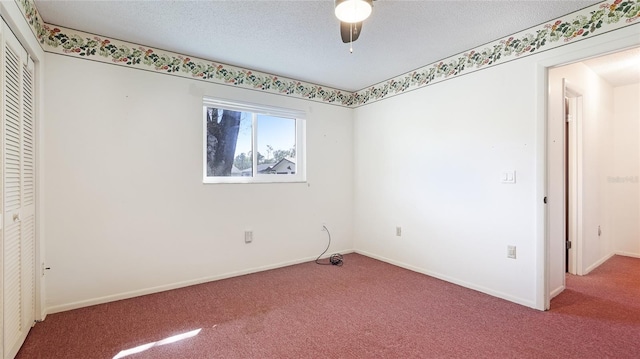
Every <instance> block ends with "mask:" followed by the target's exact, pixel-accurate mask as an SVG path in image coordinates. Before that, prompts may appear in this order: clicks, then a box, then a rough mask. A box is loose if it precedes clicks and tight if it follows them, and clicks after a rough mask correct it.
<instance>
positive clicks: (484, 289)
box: [355, 249, 539, 309]
mask: <svg viewBox="0 0 640 359" xmlns="http://www.w3.org/2000/svg"><path fill="white" fill-rule="evenodd" d="M355 252H356V253H358V254H361V255H363V256H367V257H370V258H373V259H377V260H379V261H382V262H386V263H389V264H393V265H394V266H397V267H401V268H404V269H408V270H410V271H413V272H417V273H421V274H424V275H427V276H429V277H433V278H437V279H441V280H443V281H445V282H449V283H453V284H456V285H459V286H462V287H465V288H469V289H473V290H475V291H478V292H482V293H485V294H488V295H491V296H493V297H497V298H501V299H504V300H508V301H510V302H513V303H516V304H520V305H524V306H526V307H529V308H533V309H539V308H537V306H536V303H535V302H533V301H530V300H526V299H523V298H520V297H515V296H512V295H509V294H506V293H503V292H500V291H496V290H492V289H489V288H487V287H483V286H481V285H475V284H473V283H469V282H466V281H463V280H459V279H457V278H454V277H450V276H447V275H444V274H441V273H438V272H434V271H429V270H425V269H423V268H419V267H415V266H413V265H410V264H406V263H403V262H399V261H396V260H393V259H389V258H386V257H383V256H379V255H375V254H372V253H369V252H367V251H361V250H357V249H356V250H355Z"/></svg>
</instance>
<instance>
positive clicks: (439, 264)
mask: <svg viewBox="0 0 640 359" xmlns="http://www.w3.org/2000/svg"><path fill="white" fill-rule="evenodd" d="M636 28H637V27H636ZM639 41H640V39H639V38H638V37H637V30H636V29H631V28H627V29H624V30H620V31H619V32H617V33H616V34H613V33H610V34H605V35H602V36H600V37H597V38H592V39H588V40H584V41H581V42H576V43H573V44H571V45H567V46H564V47H561V48H558V49H554V50H550V51H547V52H545V53H539V54H537V55H533V56H531V57H527V58H523V59H519V60H517V61H512V62H509V63H506V64H502V65H499V66H496V67H493V68H489V69H486V70H482V71H478V72H474V73H470V74H467V75H465V76H461V77H458V78H454V79H451V80H449V81H445V82H442V83H439V84H437V85H434V86H429V87H425V88H422V89H419V90H415V91H412V92H409V93H405V94H402V95H400V96H396V97H392V98H388V99H385V100H383V101H379V102H375V103H372V104H368V105H365V106H363V107H360V108H357V109H356V111H355V125H354V126H355V127H354V135H355V143H354V152H355V155H354V157H355V159H356V161H355V174H354V176H355V177H354V179H355V187H354V195H355V197H354V198H355V204H354V206H355V217H354V235H355V248H356V249H357V250H358V251H359V252H361V253H364V254H366V255H369V256H372V257H375V258H379V259H382V260H385V261H388V262H390V263H394V264H397V265H400V266H403V267H406V268H410V269H413V270H416V271H419V272H422V273H426V274H429V275H432V276H435V277H438V278H442V279H444V280H447V281H450V282H453V283H457V284H460V285H463V286H466V287H469V288H473V289H476V290H479V291H482V292H485V293H488V294H491V295H494V296H498V297H501V298H504V299H507V300H511V301H513V302H516V303H520V304H523V305H527V306H530V307H535V308H538V309H544V308H545V307H546V306H547V305H548V298H549V296H548V293H550V292H551V286H553V285H554V284H553V280H552V279H551V278H550V277H551V276H553V275H555V276H556V277H562V276H563V275H564V270H563V269H562V271H561V272H559V273H557V270H556V269H555V268H553V266H549V267H547V265H546V264H545V251H546V250H549V251H553V250H554V248H553V246H551V247H550V246H549V244H545V241H546V239H545V236H546V234H545V233H546V232H545V206H544V205H543V204H542V198H543V197H544V196H545V195H547V192H545V187H549V189H550V190H549V192H548V196H549V200H550V201H559V200H561V199H560V198H559V197H558V196H557V195H556V194H553V195H552V191H551V188H552V187H557V185H556V184H545V183H546V174H545V171H546V164H545V155H546V154H545V152H546V143H545V137H546V135H545V133H546V131H545V123H546V118H545V117H546V102H545V96H544V93H545V91H546V90H547V86H545V84H546V76H545V67H550V66H555V65H559V64H561V63H567V62H572V61H576V60H579V59H581V58H585V57H588V56H593V55H595V54H599V53H603V52H606V51H611V50H612V49H619V48H622V47H624V46H628V44H629V43H638V42H639ZM607 96H611V95H610V94H609V95H607ZM607 111H611V109H608V110H607ZM598 116H600V114H598ZM586 131H588V132H590V131H596V132H597V131H598V126H597V125H595V124H594V126H593V128H591V127H590V128H587V129H586ZM549 141H552V139H551V138H549ZM586 155H587V156H589V158H594V159H595V158H598V160H597V161H599V157H598V153H597V150H596V149H590V150H588V151H587V153H586ZM505 170H515V171H516V177H517V182H516V184H501V183H500V174H501V172H502V171H505ZM588 175H593V174H588ZM592 181H593V182H594V183H591V182H589V183H587V184H586V185H587V186H589V187H591V186H596V185H597V184H598V183H599V182H600V181H601V178H600V177H596V178H594V179H593V180H592ZM587 201H588V203H589V204H590V205H596V206H597V205H598V203H599V201H600V199H599V197H598V196H595V197H594V198H591V197H589V198H588V199H587ZM598 216H599V214H598V213H597V212H595V213H593V214H589V215H588V218H591V217H596V218H598ZM396 226H402V229H403V233H402V236H401V237H397V236H395V227H396ZM593 233H595V231H593ZM589 236H590V237H589V240H590V241H591V242H595V241H594V238H593V235H592V234H591V233H590V234H589ZM508 245H515V246H516V247H517V259H516V260H513V259H508V258H507V246H508ZM556 245H557V244H556ZM560 245H561V246H563V245H564V239H562V242H561V243H560ZM588 248H589V249H588V250H589V251H593V253H592V252H589V254H588V256H587V258H588V261H590V262H593V261H597V259H598V258H601V257H602V253H603V252H606V249H607V248H608V247H607V243H606V242H602V243H600V242H596V243H592V244H590V245H589V246H588ZM555 249H556V251H557V248H555ZM560 253H561V252H560ZM547 258H548V261H549V263H550V262H551V261H553V257H552V256H551V255H549V256H548V257H547ZM554 270H555V271H556V273H555V274H554V273H551V272H553V271H554ZM547 275H548V276H549V277H547ZM545 278H547V279H545ZM545 281H547V284H546V285H545Z"/></svg>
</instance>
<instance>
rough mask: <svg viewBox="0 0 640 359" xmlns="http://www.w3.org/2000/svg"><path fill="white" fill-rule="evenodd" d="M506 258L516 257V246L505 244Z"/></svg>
mask: <svg viewBox="0 0 640 359" xmlns="http://www.w3.org/2000/svg"><path fill="white" fill-rule="evenodd" d="M507 258H511V259H516V246H507Z"/></svg>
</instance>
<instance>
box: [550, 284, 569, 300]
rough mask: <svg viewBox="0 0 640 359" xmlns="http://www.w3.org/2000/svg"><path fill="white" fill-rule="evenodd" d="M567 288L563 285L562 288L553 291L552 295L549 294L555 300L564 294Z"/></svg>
mask: <svg viewBox="0 0 640 359" xmlns="http://www.w3.org/2000/svg"><path fill="white" fill-rule="evenodd" d="M565 289H566V287H565V286H564V285H561V286H560V287H558V288H556V289H554V290H553V291H551V293H549V297H551V298H555V297H556V296H557V295H558V294H560V293H562V291H563V290H565Z"/></svg>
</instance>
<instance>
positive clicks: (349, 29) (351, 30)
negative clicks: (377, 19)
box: [335, 0, 373, 52]
mask: <svg viewBox="0 0 640 359" xmlns="http://www.w3.org/2000/svg"><path fill="white" fill-rule="evenodd" d="M372 8H373V0H335V14H336V17H337V18H338V19H339V20H340V37H341V38H342V42H344V43H345V44H346V43H352V42H354V41H356V40H358V38H359V37H360V33H361V32H362V22H363V21H364V20H365V19H366V18H368V17H369V15H371V10H372ZM351 52H353V49H351Z"/></svg>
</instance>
